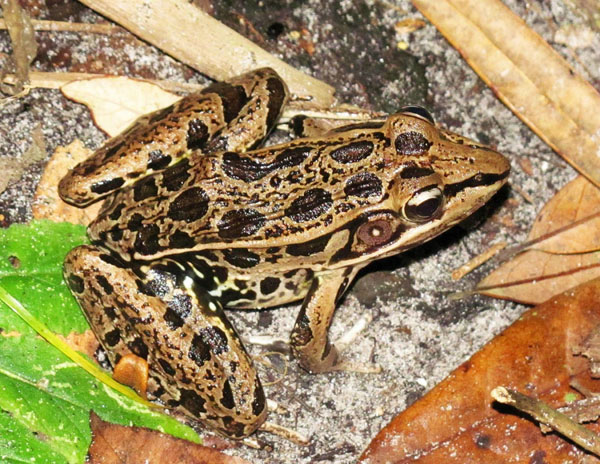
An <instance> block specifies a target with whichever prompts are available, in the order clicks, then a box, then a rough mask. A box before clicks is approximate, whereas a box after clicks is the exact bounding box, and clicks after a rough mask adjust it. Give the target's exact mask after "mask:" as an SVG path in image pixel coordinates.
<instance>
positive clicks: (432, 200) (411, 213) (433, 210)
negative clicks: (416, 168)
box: [402, 185, 444, 223]
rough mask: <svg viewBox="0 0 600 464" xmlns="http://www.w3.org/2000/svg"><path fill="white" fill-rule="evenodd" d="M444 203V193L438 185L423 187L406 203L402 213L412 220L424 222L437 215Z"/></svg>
mask: <svg viewBox="0 0 600 464" xmlns="http://www.w3.org/2000/svg"><path fill="white" fill-rule="evenodd" d="M443 203H444V194H443V193H442V190H441V189H440V188H439V187H438V186H437V185H432V186H429V187H426V188H424V189H421V190H419V191H417V192H415V194H414V195H413V196H412V197H410V199H409V200H408V201H407V202H406V203H405V204H404V208H402V213H403V215H404V217H405V218H406V219H408V220H409V221H411V222H417V223H422V222H426V221H428V220H429V219H431V218H433V217H435V216H436V215H437V214H438V213H439V212H440V210H441V209H442V205H443Z"/></svg>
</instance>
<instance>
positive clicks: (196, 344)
mask: <svg viewBox="0 0 600 464" xmlns="http://www.w3.org/2000/svg"><path fill="white" fill-rule="evenodd" d="M188 357H189V358H190V359H191V360H192V361H194V362H195V363H196V364H197V365H198V366H200V367H202V366H203V365H204V363H205V362H207V361H209V360H210V357H211V351H210V346H209V345H208V343H207V342H206V341H205V340H204V337H202V335H200V334H196V335H194V338H192V343H191V346H190V351H189V352H188Z"/></svg>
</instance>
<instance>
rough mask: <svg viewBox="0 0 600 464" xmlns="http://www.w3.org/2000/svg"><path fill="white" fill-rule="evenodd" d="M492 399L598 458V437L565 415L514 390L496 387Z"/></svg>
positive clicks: (599, 452)
mask: <svg viewBox="0 0 600 464" xmlns="http://www.w3.org/2000/svg"><path fill="white" fill-rule="evenodd" d="M492 397H493V398H494V399H495V400H496V401H498V402H499V403H503V404H508V405H510V406H514V407H515V408H517V409H518V410H519V411H522V412H524V413H527V414H529V415H530V416H532V417H533V418H534V419H535V420H537V421H539V422H541V423H543V424H546V425H547V426H549V427H550V428H552V429H554V430H555V431H557V432H558V433H560V434H561V435H564V436H565V437H567V438H569V439H570V440H572V441H573V442H575V443H577V444H578V445H579V446H581V447H582V448H583V449H585V450H587V451H589V452H591V453H594V454H595V455H596V456H600V437H599V436H598V435H597V434H595V433H594V432H592V431H591V430H589V429H587V428H586V427H584V426H583V425H580V424H578V423H576V422H574V421H572V420H571V419H569V417H568V416H566V415H565V414H562V413H560V412H558V411H557V410H555V409H553V408H551V407H550V406H549V405H548V404H546V403H544V402H543V401H540V400H536V399H534V398H531V397H529V396H527V395H524V394H522V393H519V392H517V391H515V390H509V389H507V388H505V387H496V388H494V389H493V390H492Z"/></svg>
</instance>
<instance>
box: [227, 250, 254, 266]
mask: <svg viewBox="0 0 600 464" xmlns="http://www.w3.org/2000/svg"><path fill="white" fill-rule="evenodd" d="M223 257H224V258H225V261H227V262H228V263H229V264H232V265H234V266H237V267H241V268H242V269H249V268H252V267H254V266H256V265H257V264H258V263H259V262H260V257H259V256H258V255H257V254H256V253H252V252H251V251H250V250H247V249H244V248H233V249H230V250H223Z"/></svg>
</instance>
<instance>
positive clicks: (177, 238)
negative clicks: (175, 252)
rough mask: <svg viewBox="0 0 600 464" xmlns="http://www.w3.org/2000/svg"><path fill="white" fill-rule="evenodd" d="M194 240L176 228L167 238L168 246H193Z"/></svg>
mask: <svg viewBox="0 0 600 464" xmlns="http://www.w3.org/2000/svg"><path fill="white" fill-rule="evenodd" d="M194 245H196V241H195V240H194V239H193V238H192V237H190V235H189V234H188V233H186V232H184V231H183V230H176V231H175V232H173V233H172V234H171V238H169V246H170V247H171V248H193V247H194Z"/></svg>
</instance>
